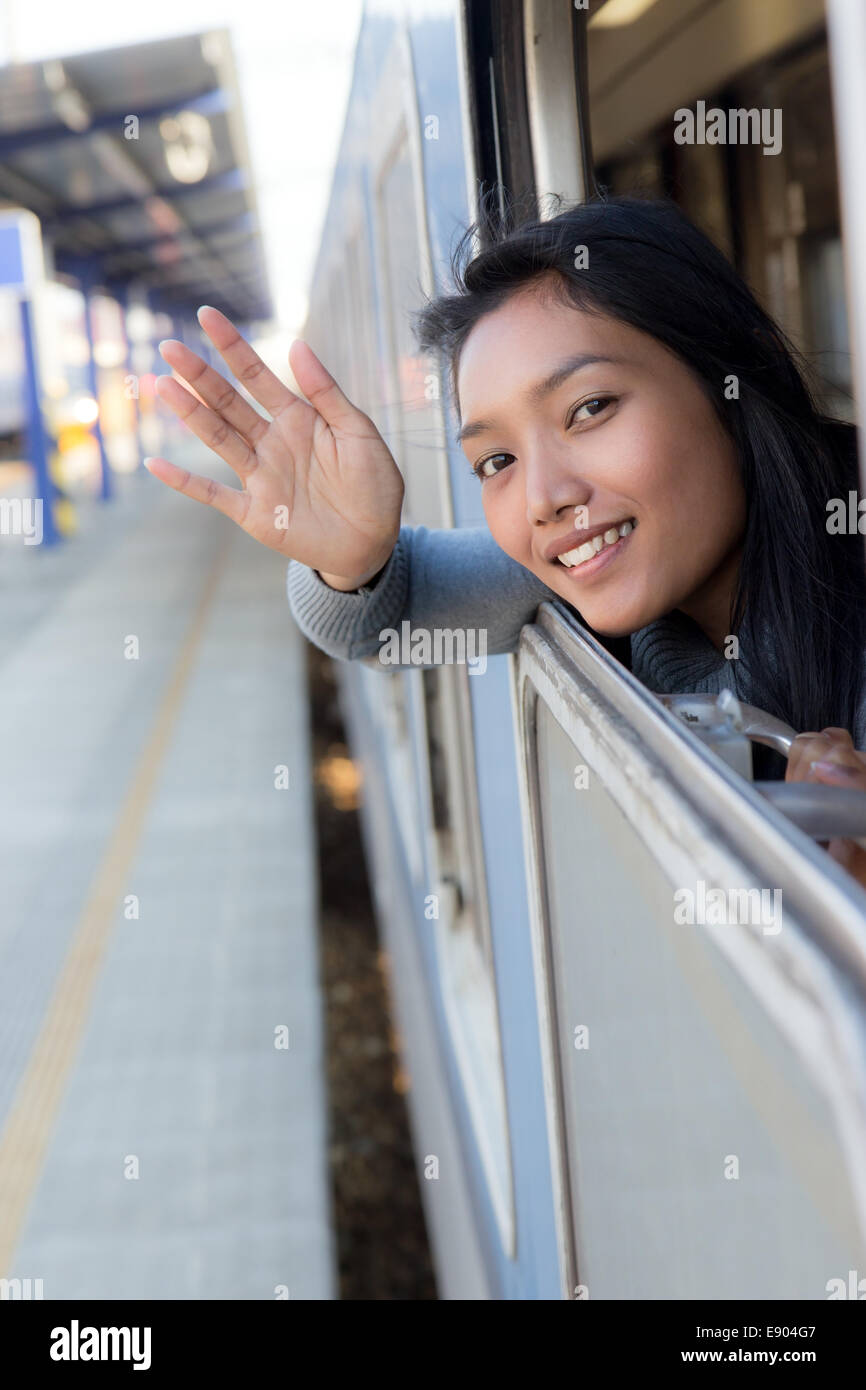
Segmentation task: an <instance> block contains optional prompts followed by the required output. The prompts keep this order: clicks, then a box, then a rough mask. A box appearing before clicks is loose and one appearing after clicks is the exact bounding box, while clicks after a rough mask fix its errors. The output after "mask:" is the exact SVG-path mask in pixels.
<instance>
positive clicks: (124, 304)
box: [114, 285, 147, 472]
mask: <svg viewBox="0 0 866 1390" xmlns="http://www.w3.org/2000/svg"><path fill="white" fill-rule="evenodd" d="M114 297H115V299H116V300H117V302H118V304H119V305H120V311H121V312H120V320H121V324H122V328H123V345H124V348H125V349H126V362H125V372H124V375H125V376H127V377H130V376H133V377H135V378H136V383H137V381H138V373H137V372H136V370H135V365H134V363H133V360H132V342H131V340H130V337H129V332H128V330H127V327H126V314H127V310H128V309H129V291H128V290H127V288H126V286H125V285H115V287H114ZM132 404H133V409H134V411H135V442H136V452H137V454H138V469H140V470H143V471H144V472H146V471H147V470H146V469H145V468H144V465H143V463H142V459H143V458H144V443H143V441H142V438H141V407H140V406H139V402H138V395H137V394H136V395H135V396H133V398H132Z"/></svg>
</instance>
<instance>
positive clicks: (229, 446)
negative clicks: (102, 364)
mask: <svg viewBox="0 0 866 1390" xmlns="http://www.w3.org/2000/svg"><path fill="white" fill-rule="evenodd" d="M198 319H199V323H200V324H201V326H202V328H203V329H204V331H205V333H206V334H207V336H208V338H209V339H210V341H211V342H212V343H213V345H214V347H215V348H216V349H217V351H218V352H219V354H220V356H221V357H222V358H223V361H224V362H225V363H226V365H227V366H228V367H229V368H230V369H231V371H232V373H233V374H234V376H235V378H236V379H237V381H238V382H240V383H241V384H242V385H243V386H244V387H245V389H246V390H247V391H248V392H249V394H250V395H251V396H252V397H253V398H254V400H256V401H258V403H259V404H260V405H261V406H263V407H264V409H265V410H266V411H267V412H268V414H269V415H270V416H271V419H270V420H266V419H264V418H263V417H262V416H261V415H260V414H259V413H258V411H257V410H254V409H253V407H252V406H251V405H250V404H249V402H248V401H246V400H245V399H244V397H243V396H242V395H241V394H240V392H239V391H238V390H236V389H235V387H234V386H232V385H231V383H230V382H228V381H227V380H226V379H225V377H223V376H222V375H221V374H220V373H219V372H216V371H214V369H213V368H212V367H209V366H208V364H207V363H206V362H205V361H204V359H203V358H201V357H199V356H197V355H196V353H194V352H192V351H191V349H190V348H188V347H185V346H184V344H183V343H181V342H178V341H177V339H174V338H167V339H165V340H164V341H163V342H162V343H161V344H160V349H159V350H160V353H161V355H162V357H163V358H164V359H165V361H166V362H167V363H168V365H169V366H170V367H172V368H173V369H174V370H175V371H176V372H177V373H178V375H179V376H181V377H182V378H183V379H184V381H186V382H187V383H188V384H189V385H190V386H191V387H192V388H193V391H195V393H196V395H193V394H192V393H191V392H190V391H187V390H186V389H185V388H184V387H183V386H181V384H180V382H179V381H177V380H175V378H174V377H171V376H163V377H159V378H158V379H157V392H158V394H159V396H160V398H161V399H162V400H163V401H164V402H165V403H166V405H168V406H170V408H171V409H172V410H173V411H174V412H175V414H176V415H178V416H179V418H180V419H181V420H183V421H184V422H185V424H187V425H188V426H189V427H190V429H191V430H192V431H193V433H194V434H195V435H197V436H198V438H199V439H200V440H201V441H202V442H203V443H204V444H207V445H208V447H209V448H210V449H212V450H213V452H214V453H215V454H217V455H218V456H219V458H221V459H223V460H224V462H225V463H227V464H228V465H229V467H230V468H231V469H233V471H234V472H235V473H236V474H237V476H238V478H239V479H240V481H241V483H242V485H243V486H242V489H238V488H232V487H226V486H225V485H224V484H222V483H218V482H216V481H214V480H213V479H212V478H203V477H200V476H199V475H198V474H196V473H190V472H189V471H188V470H187V469H185V468H178V467H177V466H176V465H175V464H173V463H170V462H169V461H168V460H167V459H163V458H152V459H149V460H148V461H147V467H148V469H149V471H150V472H151V473H152V474H153V475H154V476H155V477H157V478H160V479H161V481H162V482H164V483H166V484H167V485H168V486H169V487H172V488H174V489H175V490H176V491H177V492H182V493H184V495H185V496H187V497H192V498H193V499H194V500H195V501H197V502H203V503H205V504H206V505H207V506H210V507H214V508H216V510H217V511H220V512H223V514H224V515H225V516H228V517H230V518H231V519H232V521H235V522H237V524H238V526H240V527H242V529H243V530H244V531H246V532H247V533H248V534H249V535H250V536H252V537H253V538H254V539H255V540H257V541H260V542H261V543H262V545H267V546H270V548H271V549H273V550H279V551H280V552H281V553H283V554H284V555H286V556H287V557H290V558H292V559H295V560H299V561H300V562H301V563H302V564H305V565H309V566H310V567H311V568H313V569H317V570H319V571H320V572H322V573H329V574H332V575H340V576H344V577H346V578H347V579H348V578H350V577H352V578H355V579H356V580H357V581H358V582H359V583H360V582H363V581H364V579H366V578H368V577H370V576H372V575H373V574H375V573H376V571H377V570H379V569H380V568H381V567H382V565H384V563H385V561H386V560H387V558H388V556H389V555H390V553H391V551H392V549H393V547H394V544H395V542H396V540H397V536H398V534H399V530H400V512H401V508H402V503H403V479H402V476H401V474H400V470H399V469H398V467H397V465H396V463H395V462H394V459H393V457H392V455H391V453H390V452H389V450H388V447H387V445H386V444H385V441H384V440H383V439H382V436H381V435H380V434H379V431H378V430H377V429H376V426H375V425H374V424H373V422H372V420H371V419H370V418H369V417H368V416H367V415H365V414H364V413H363V411H360V410H358V409H357V408H356V407H355V406H354V405H352V403H351V401H349V400H348V399H347V397H346V396H345V395H344V394H343V392H342V391H341V390H340V387H339V386H338V385H337V383H336V381H335V380H334V378H333V377H332V376H331V374H330V373H329V372H328V371H327V369H326V368H325V367H324V366H323V365H322V363H321V362H320V361H319V359H318V357H317V356H316V354H315V353H314V352H313V350H312V348H311V347H309V345H308V344H307V343H304V342H302V341H300V340H297V341H296V342H294V343H293V344H292V347H291V349H290V352H289V362H290V365H291V368H292V371H293V372H294V374H295V379H296V381H297V383H298V385H299V386H300V388H301V390H302V391H303V392H304V394H305V395H306V396H307V398H308V399H307V400H306V401H305V400H303V399H302V398H301V397H300V396H297V395H295V394H294V393H293V392H292V391H290V390H289V388H288V387H287V386H284V385H283V383H282V382H281V381H280V380H279V378H278V377H277V376H275V375H274V373H273V372H272V371H271V370H270V369H269V368H268V367H267V366H266V365H265V363H264V362H263V361H262V359H261V358H260V357H259V356H258V354H257V353H256V352H255V351H254V350H253V348H252V347H251V346H250V344H249V343H248V342H246V341H245V339H244V338H242V337H241V335H240V333H239V332H238V330H237V329H236V328H235V326H234V324H233V323H232V322H231V320H230V319H228V318H226V316H225V314H222V313H220V311H219V310H218V309H214V308H211V307H210V306H205V307H203V308H202V309H200V310H199V313H198ZM198 397H201V400H199V399H198Z"/></svg>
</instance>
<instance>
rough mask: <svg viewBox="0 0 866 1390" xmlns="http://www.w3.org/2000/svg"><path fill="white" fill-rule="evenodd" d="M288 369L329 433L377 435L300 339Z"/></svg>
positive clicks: (308, 346)
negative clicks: (327, 426) (329, 427)
mask: <svg viewBox="0 0 866 1390" xmlns="http://www.w3.org/2000/svg"><path fill="white" fill-rule="evenodd" d="M289 365H290V366H291V368H292V371H293V372H294V374H295V380H296V381H297V383H298V385H299V386H300V388H301V390H302V391H303V393H304V395H305V396H306V397H307V400H308V401H309V402H310V404H311V405H313V406H315V408H316V410H317V411H318V412H319V414H320V415H321V417H322V419H323V420H324V421H325V423H326V424H328V425H330V426H331V429H332V430H335V431H337V432H339V433H342V434H351V435H355V436H358V437H366V436H369V435H372V434H375V433H376V427H375V425H374V424H373V422H372V420H370V419H369V417H368V416H366V415H365V414H364V412H363V411H361V410H359V409H358V407H357V406H356V405H353V404H352V402H351V401H350V400H349V397H348V396H347V395H345V394H344V392H343V391H342V390H341V389H340V387H339V386H338V385H337V382H336V381H335V379H334V377H332V376H331V373H330V372H329V371H328V369H327V367H326V366H325V365H324V363H322V362H320V361H319V358H318V357H317V356H316V354H315V353H314V352H313V349H312V348H311V347H310V345H309V343H305V342H304V340H303V339H302V338H296V339H295V341H294V342H293V343H292V346H291V347H290V348H289Z"/></svg>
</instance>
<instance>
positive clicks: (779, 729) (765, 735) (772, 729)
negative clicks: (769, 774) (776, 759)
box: [738, 700, 797, 758]
mask: <svg viewBox="0 0 866 1390" xmlns="http://www.w3.org/2000/svg"><path fill="white" fill-rule="evenodd" d="M738 704H739V706H740V713H741V715H742V719H743V724H742V728H743V733H744V734H745V735H746V738H750V739H751V740H752V742H753V743H764V744H766V745H767V747H768V748H775V750H776V752H777V753H781V754H782V756H783V757H785V758H787V757H788V755H789V754H790V752H791V744H792V743H793V742H794V739H795V738H796V737H797V731H796V729H792V728H791V726H790V724H785V723H783V721H782V720H781V719H776V718H775V717H774V716H773V715H772V714H765V712H764V711H763V710H762V709H758V708H757V707H756V706H755V705H744V704H743V702H742V701H741V700H740V701H738Z"/></svg>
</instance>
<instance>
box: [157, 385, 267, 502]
mask: <svg viewBox="0 0 866 1390" xmlns="http://www.w3.org/2000/svg"><path fill="white" fill-rule="evenodd" d="M156 393H157V395H158V396H159V398H160V400H162V401H165V403H166V405H167V406H170V407H171V409H172V410H173V411H174V413H175V415H177V417H178V419H180V420H183V422H184V424H185V425H189V427H190V429H191V430H192V432H193V434H194V435H197V437H198V438H199V439H200V440H201V441H202V443H203V444H206V445H207V446H208V448H209V449H213V451H214V453H215V454H216V455H217V456H218V457H219V458H221V459H223V461H224V462H225V463H227V464H228V466H229V468H231V469H233V470H234V472H235V473H237V475H238V477H239V478H242V479H243V478H248V477H249V476H250V474H251V473H252V472H253V470H254V469H255V468H256V467H257V466H258V459H257V458H256V455H255V451H254V450H253V449H252V448H251V447H250V445H249V444H248V443H247V442H246V440H244V439H241V437H240V435H239V434H235V432H234V430H233V429H230V427H229V426H228V425H227V424H226V422H225V420H223V419H222V417H221V416H219V415H215V414H214V412H213V411H212V410H211V409H210V408H209V407H208V406H206V405H203V404H202V402H201V401H200V400H197V399H196V397H195V396H193V395H192V394H191V393H190V392H189V391H187V389H186V387H184V386H181V384H180V382H179V381H175V379H174V377H171V376H158V377H157V378H156Z"/></svg>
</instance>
